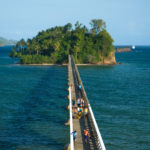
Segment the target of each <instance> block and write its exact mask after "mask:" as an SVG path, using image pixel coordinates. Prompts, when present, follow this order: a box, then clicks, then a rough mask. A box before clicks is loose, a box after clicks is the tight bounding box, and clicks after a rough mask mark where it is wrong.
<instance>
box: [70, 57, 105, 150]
mask: <svg viewBox="0 0 150 150" xmlns="http://www.w3.org/2000/svg"><path fill="white" fill-rule="evenodd" d="M71 58H72V59H73V57H71ZM73 62H74V61H73ZM74 67H75V72H76V74H77V78H78V81H79V84H80V85H81V91H82V94H83V97H84V100H85V102H86V104H87V107H88V109H89V115H88V116H89V117H90V118H91V120H92V122H91V123H92V126H93V128H94V133H95V134H96V137H97V144H98V147H99V149H100V150H106V148H105V145H104V142H103V139H102V136H101V133H100V130H99V128H98V125H97V122H96V120H95V117H94V113H93V111H92V108H91V105H90V103H89V100H88V97H87V95H86V92H85V89H84V86H83V83H82V80H81V77H80V74H79V72H78V69H77V66H76V65H75V63H74Z"/></svg>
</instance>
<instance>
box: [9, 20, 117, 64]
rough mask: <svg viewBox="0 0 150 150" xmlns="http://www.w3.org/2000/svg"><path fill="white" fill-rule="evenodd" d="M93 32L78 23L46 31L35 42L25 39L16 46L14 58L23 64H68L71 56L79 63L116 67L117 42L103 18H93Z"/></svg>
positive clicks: (14, 47)
mask: <svg viewBox="0 0 150 150" xmlns="http://www.w3.org/2000/svg"><path fill="white" fill-rule="evenodd" d="M90 25H91V29H88V28H87V27H86V26H85V25H82V24H80V23H79V22H78V21H77V22H76V24H75V27H74V28H72V24H71V23H67V24H66V25H64V26H55V27H52V28H50V29H47V30H45V31H44V30H43V31H41V32H39V33H38V34H37V36H35V37H34V38H33V39H28V40H27V41H25V40H24V39H21V40H20V41H18V42H17V43H16V45H15V46H13V47H12V52H11V53H10V56H11V57H18V58H20V63H21V64H66V63H67V61H68V54H72V55H73V56H74V59H75V62H76V63H77V64H98V65H100V64H116V60H115V48H114V46H113V39H112V37H111V36H110V34H109V33H108V32H107V31H106V24H105V22H104V21H103V20H102V19H93V20H91V22H90Z"/></svg>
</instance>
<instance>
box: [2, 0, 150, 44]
mask: <svg viewBox="0 0 150 150" xmlns="http://www.w3.org/2000/svg"><path fill="white" fill-rule="evenodd" d="M149 15H150V0H0V37H5V38H8V39H16V40H19V39H21V38H25V39H27V38H32V37H34V36H36V34H37V33H38V32H39V31H41V30H45V29H48V28H51V27H53V26H56V25H57V26H60V25H65V24H66V23H68V22H70V23H72V24H75V22H76V21H79V22H80V23H82V24H84V25H86V26H87V27H88V28H90V25H89V22H90V20H91V19H103V20H104V21H105V22H106V25H107V30H108V32H109V33H110V34H111V36H112V37H113V39H114V44H115V45H128V44H129V45H150V17H149Z"/></svg>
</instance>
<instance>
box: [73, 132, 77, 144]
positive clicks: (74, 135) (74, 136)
mask: <svg viewBox="0 0 150 150" xmlns="http://www.w3.org/2000/svg"><path fill="white" fill-rule="evenodd" d="M72 134H73V140H74V142H75V140H76V138H77V131H76V130H74V131H73V132H72Z"/></svg>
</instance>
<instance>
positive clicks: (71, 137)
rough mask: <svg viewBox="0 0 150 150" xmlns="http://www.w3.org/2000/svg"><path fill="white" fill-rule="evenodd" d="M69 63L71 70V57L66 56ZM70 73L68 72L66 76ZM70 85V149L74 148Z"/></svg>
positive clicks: (69, 69)
mask: <svg viewBox="0 0 150 150" xmlns="http://www.w3.org/2000/svg"><path fill="white" fill-rule="evenodd" d="M68 60H69V65H68V71H72V70H71V58H70V56H68ZM69 75H70V73H69V72H68V76H69ZM71 97H72V96H71V85H70V83H69V110H70V150H74V141H73V120H72V98H71Z"/></svg>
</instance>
